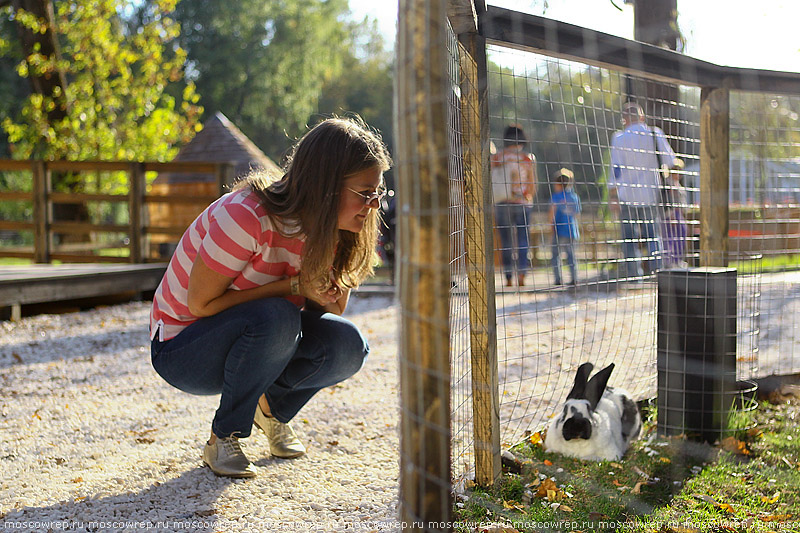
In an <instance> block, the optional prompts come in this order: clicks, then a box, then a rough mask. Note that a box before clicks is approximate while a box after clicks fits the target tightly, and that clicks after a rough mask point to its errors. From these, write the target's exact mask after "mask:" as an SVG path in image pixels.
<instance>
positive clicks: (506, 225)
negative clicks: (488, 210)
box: [494, 204, 531, 280]
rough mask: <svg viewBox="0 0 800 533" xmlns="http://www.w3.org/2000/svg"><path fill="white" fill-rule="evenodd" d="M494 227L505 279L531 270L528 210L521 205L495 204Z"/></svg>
mask: <svg viewBox="0 0 800 533" xmlns="http://www.w3.org/2000/svg"><path fill="white" fill-rule="evenodd" d="M494 217H495V227H497V233H498V234H499V235H500V252H501V256H502V258H503V272H504V273H505V275H506V279H509V280H510V279H511V277H512V274H513V273H514V272H516V273H517V274H524V273H526V272H527V271H528V270H530V268H531V262H530V259H528V248H529V244H528V208H527V207H526V206H524V205H522V204H496V205H495V206H494Z"/></svg>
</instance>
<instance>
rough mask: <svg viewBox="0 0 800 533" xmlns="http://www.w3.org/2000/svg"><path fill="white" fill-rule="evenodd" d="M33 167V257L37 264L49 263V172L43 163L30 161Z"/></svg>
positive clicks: (50, 217) (50, 218) (50, 209)
mask: <svg viewBox="0 0 800 533" xmlns="http://www.w3.org/2000/svg"><path fill="white" fill-rule="evenodd" d="M31 164H32V167H33V221H34V228H33V250H34V251H33V255H34V261H36V262H37V263H49V262H50V227H49V226H50V221H51V220H52V208H51V206H50V203H49V201H48V195H49V193H50V172H49V171H48V170H47V169H46V168H45V164H44V162H43V161H32V162H31Z"/></svg>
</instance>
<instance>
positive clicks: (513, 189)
mask: <svg viewBox="0 0 800 533" xmlns="http://www.w3.org/2000/svg"><path fill="white" fill-rule="evenodd" d="M527 145H528V139H527V137H526V136H525V132H524V131H523V130H522V128H521V127H520V126H519V125H516V124H511V125H510V126H508V127H507V128H506V130H505V132H504V133H503V149H502V150H500V151H499V152H497V153H495V154H492V159H491V169H492V170H491V176H492V194H493V201H494V218H495V227H496V228H497V233H498V234H499V236H500V250H501V256H502V260H503V274H504V275H505V278H506V286H507V287H511V286H513V281H514V277H515V275H516V281H517V284H518V285H519V286H520V287H521V286H523V285H525V274H526V273H527V272H528V271H529V270H530V268H531V262H530V257H529V255H528V254H529V234H530V233H529V232H530V229H529V220H530V214H531V208H532V207H533V196H534V194H535V192H536V157H535V156H534V155H533V154H532V153H530V152H529V151H528V149H527Z"/></svg>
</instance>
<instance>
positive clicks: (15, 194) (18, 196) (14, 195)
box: [0, 191, 33, 202]
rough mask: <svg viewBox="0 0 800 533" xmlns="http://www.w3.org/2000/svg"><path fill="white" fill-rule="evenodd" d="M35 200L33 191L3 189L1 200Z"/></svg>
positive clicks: (0, 195) (0, 193) (0, 194)
mask: <svg viewBox="0 0 800 533" xmlns="http://www.w3.org/2000/svg"><path fill="white" fill-rule="evenodd" d="M31 200H33V192H22V191H2V192H0V201H23V202H24V201H28V202H30V201H31Z"/></svg>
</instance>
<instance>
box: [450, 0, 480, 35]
mask: <svg viewBox="0 0 800 533" xmlns="http://www.w3.org/2000/svg"><path fill="white" fill-rule="evenodd" d="M447 18H448V19H449V20H450V26H452V27H453V31H454V32H455V33H456V35H460V34H462V33H477V31H478V15H477V14H476V13H475V6H474V5H473V3H472V0H447Z"/></svg>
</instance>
